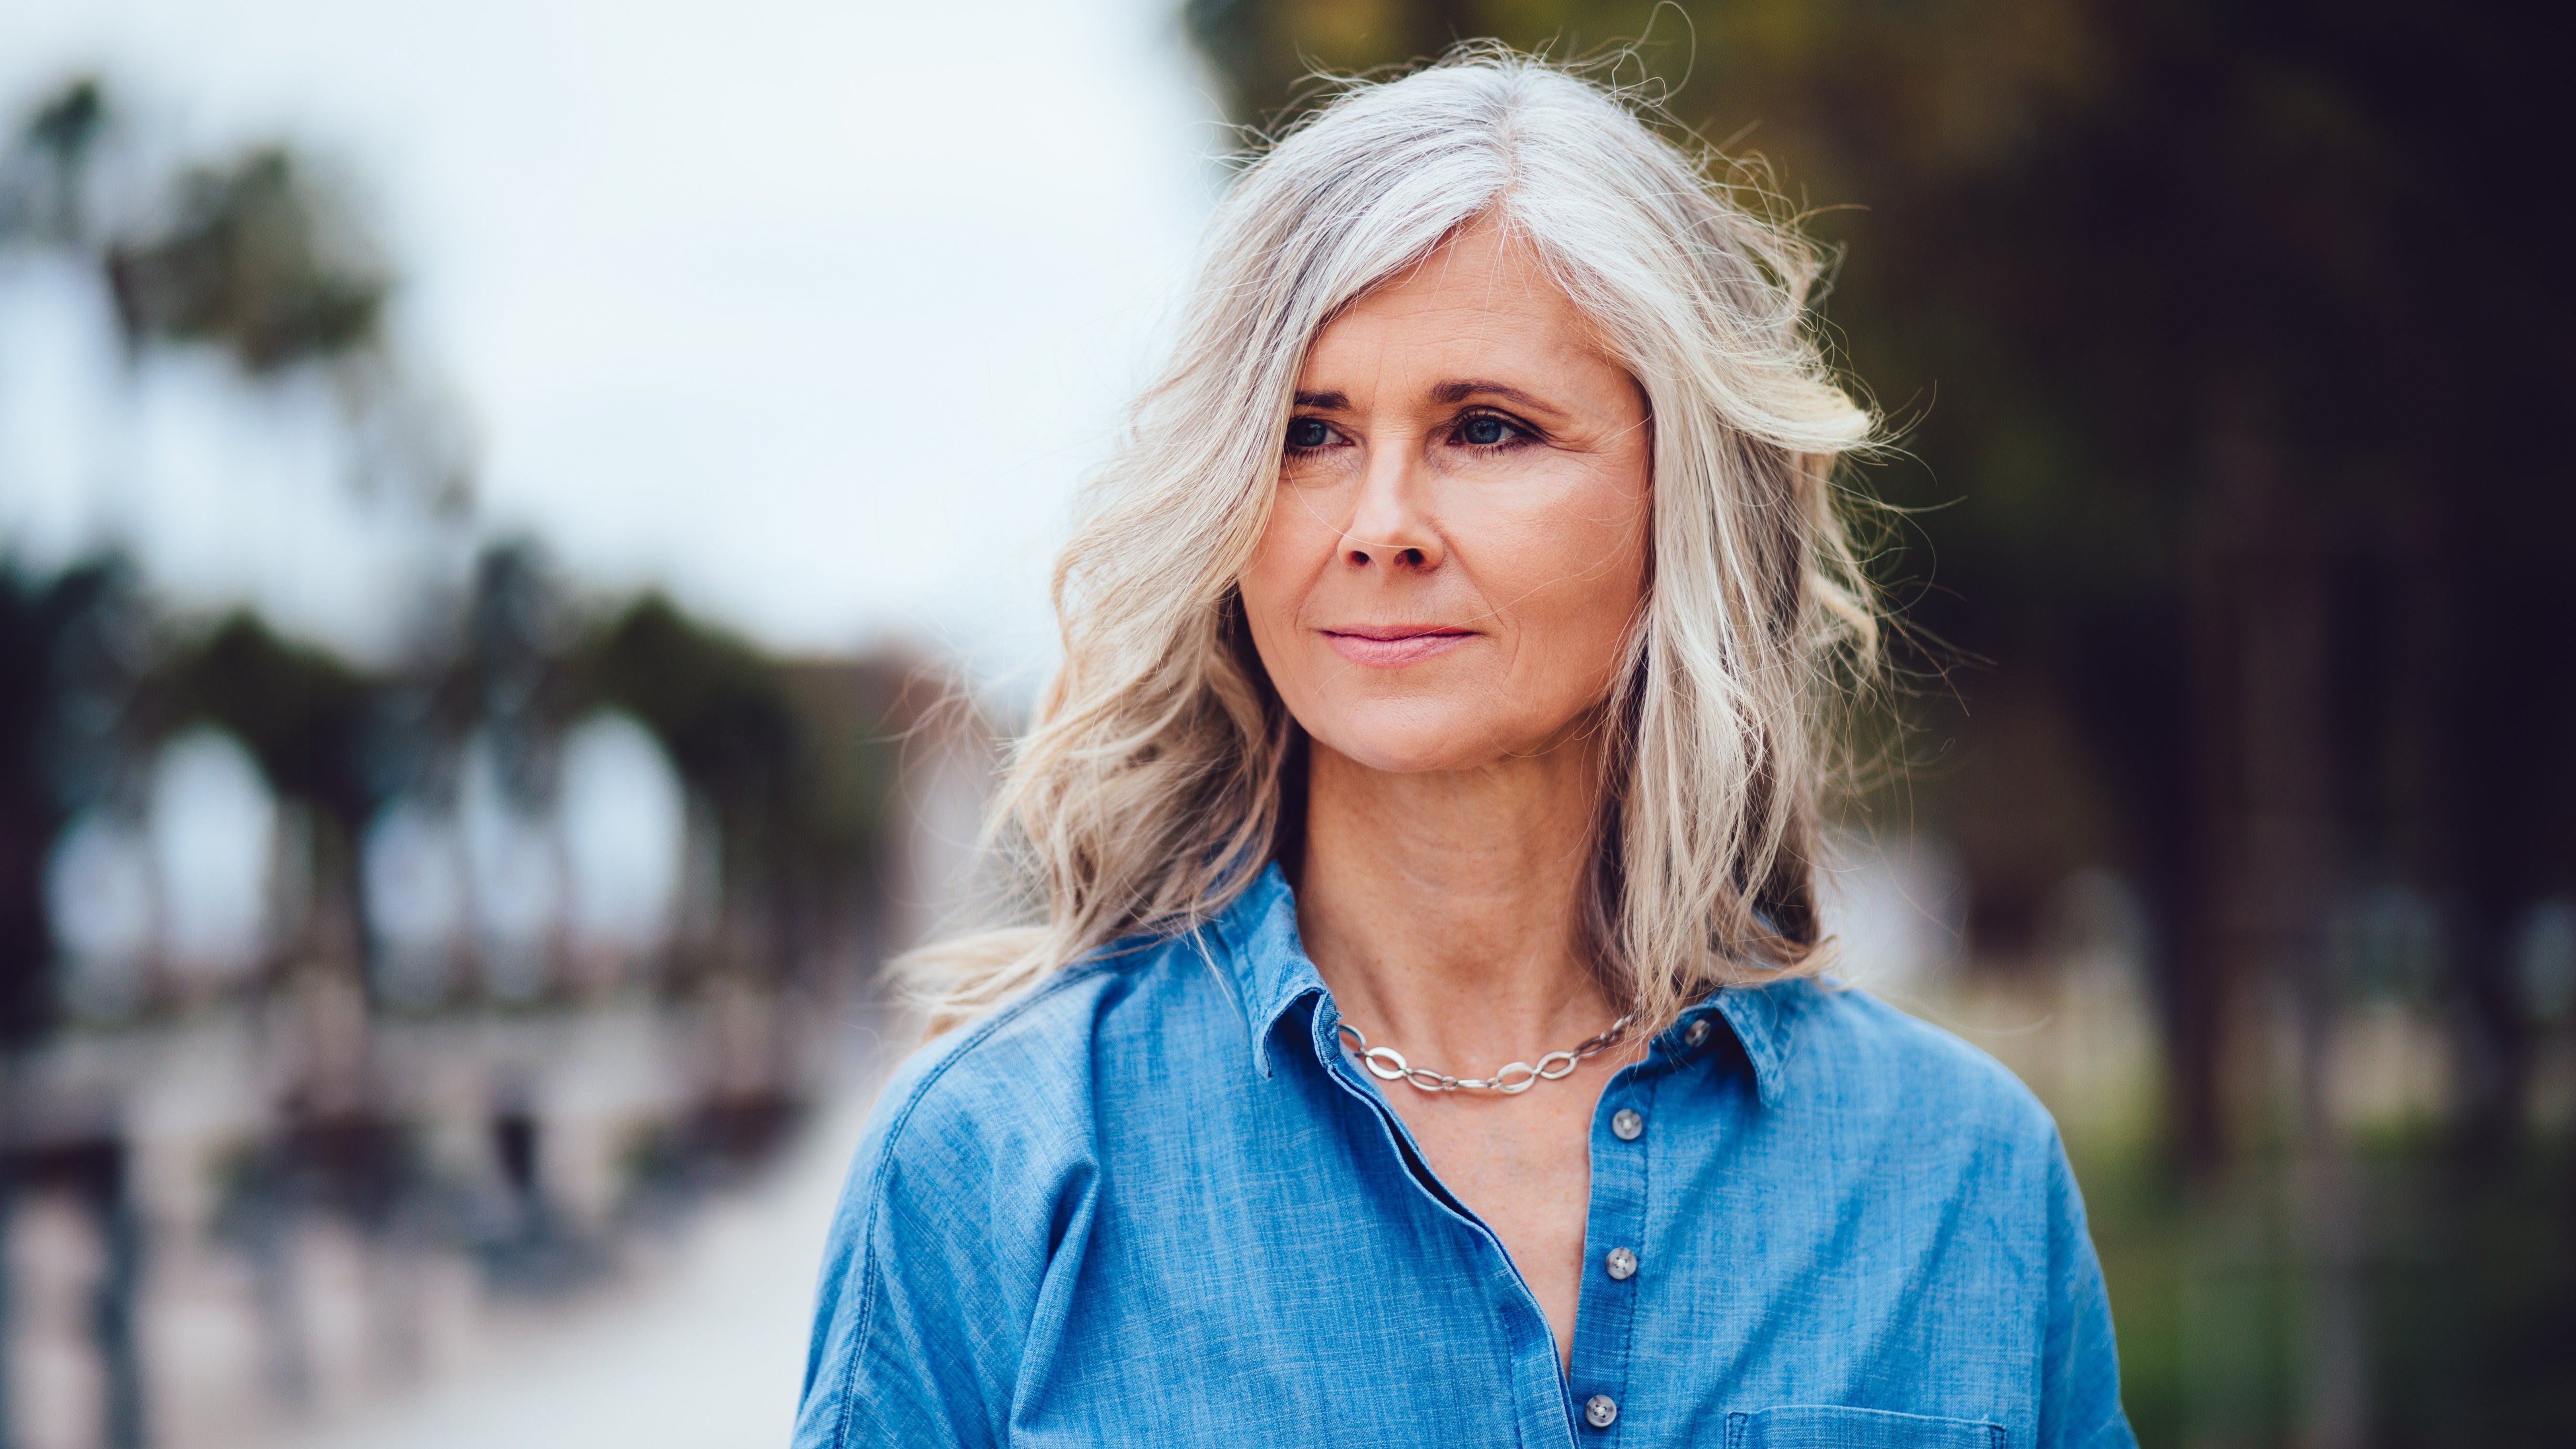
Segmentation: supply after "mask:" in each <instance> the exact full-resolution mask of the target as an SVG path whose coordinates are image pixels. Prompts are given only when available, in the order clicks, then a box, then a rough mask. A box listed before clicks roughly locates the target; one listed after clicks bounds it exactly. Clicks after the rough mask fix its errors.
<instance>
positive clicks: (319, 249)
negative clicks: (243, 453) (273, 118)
mask: <svg viewBox="0 0 2576 1449" xmlns="http://www.w3.org/2000/svg"><path fill="white" fill-rule="evenodd" d="M107 262H108V277H109V280H110V282H111V283H112V284H113V285H114V287H115V291H116V303H117V313H118V316H119V317H120V318H121V319H122V321H123V323H124V326H125V331H126V336H127V338H128V339H129V340H131V341H140V340H142V339H144V338H146V337H153V338H164V339H169V340H175V341H191V342H212V343H215V344H217V345H220V346H222V347H224V348H226V349H228V350H230V351H231V352H232V354H233V355H234V356H235V357H237V358H239V359H240V361H241V363H242V365H243V366H244V367H247V368H249V369H250V370H252V371H254V372H266V371H271V370H274V369H276V368H280V367H284V366H286V365H288V364H289V363H293V362H296V361H299V360H302V359H306V358H315V357H330V356H335V355H338V354H342V353H348V352H353V351H357V350H360V349H363V348H366V347H369V346H372V345H373V344H374V343H375V341H376V335H377V334H376V329H377V322H378V319H379V318H380V316H381V314H382V313H383V310H384V303H385V298H386V296H387V294H388V293H389V292H390V290H391V287H392V282H391V279H390V277H389V276H388V275H387V273H386V271H385V269H384V268H383V266H382V264H381V263H379V262H377V261H376V260H375V259H374V258H373V257H372V256H370V255H369V249H368V248H367V247H366V246H365V244H364V242H363V241H362V240H360V239H359V238H358V236H357V235H356V232H355V229H354V226H353V225H352V224H351V222H350V221H349V220H348V218H346V217H345V216H343V215H342V214H341V213H340V212H339V210H338V209H337V208H335V207H334V206H333V205H332V204H331V202H330V199H329V198H328V197H327V196H326V195H325V194H324V193H322V192H320V191H318V190H317V189H316V188H315V187H314V186H313V184H312V183H311V181H310V180H309V179H308V178H307V176H306V174H305V170H304V168H302V167H301V166H300V165H299V164H298V163H297V161H296V160H295V158H294V157H293V156H292V155H291V154H290V153H289V152H287V151H286V150H284V149H282V148H275V147H272V148H268V149H263V150H259V151H254V152H252V153H251V154H249V155H247V156H245V157H243V158H242V159H240V160H239V161H237V162H235V163H233V164H231V165H229V166H224V167H206V168H199V169H197V170H194V171H191V172H189V173H188V174H187V175H186V176H184V177H182V178H181V181H180V212H179V217H178V219H177V221H176V223H175V224H174V225H173V226H172V227H171V228H170V229H169V231H168V232H167V233H166V234H164V235H162V236H160V237H157V238H154V239H151V240H147V241H142V242H127V243H119V244H118V245H116V246H115V247H113V248H112V249H111V250H110V251H109V254H108V259H107Z"/></svg>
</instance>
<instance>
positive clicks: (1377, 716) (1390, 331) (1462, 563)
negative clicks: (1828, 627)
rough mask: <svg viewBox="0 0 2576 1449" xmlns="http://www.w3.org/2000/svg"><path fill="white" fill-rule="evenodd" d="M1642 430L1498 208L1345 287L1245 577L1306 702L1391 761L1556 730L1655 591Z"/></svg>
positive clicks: (1621, 388) (1268, 662)
mask: <svg viewBox="0 0 2576 1449" xmlns="http://www.w3.org/2000/svg"><path fill="white" fill-rule="evenodd" d="M1650 453H1651V443H1650V439H1649V429H1648V427H1647V422H1646V407H1645V401H1644V398H1643V396H1642V395H1641V394H1640V392H1639V391H1638V388H1637V384H1636V383H1635V381H1634V380H1633V379H1631V378H1630V377H1629V376H1628V374H1627V372H1626V370H1625V369H1623V368H1621V367H1620V366H1619V365H1618V364H1617V363H1616V362H1613V361H1612V360H1611V359H1610V358H1609V357H1608V356H1607V355H1606V354H1605V353H1604V352H1603V350H1602V348H1601V346H1600V344H1599V342H1598V340H1597V339H1596V337H1595V335H1594V329H1593V327H1592V325H1591V323H1590V321H1589V319H1587V318H1586V317H1585V316H1584V315H1583V314H1582V312H1580V311H1579V310H1577V308H1576V307H1575V305H1574V302H1573V300H1572V299H1571V298H1569V297H1567V296H1566V295H1565V293H1564V291H1563V290H1562V289H1560V288H1559V287H1558V286H1557V285H1556V284H1555V283H1554V282H1553V281H1551V280H1549V278H1548V276H1547V274H1546V272H1545V271H1544V270H1543V269H1542V268H1541V267H1540V266H1539V264H1538V263H1537V261H1536V259H1535V258H1533V257H1531V256H1530V255H1529V254H1528V252H1527V251H1526V249H1525V248H1524V247H1523V246H1521V245H1519V244H1517V243H1511V242H1507V241H1505V240H1504V239H1503V238H1502V237H1501V236H1500V235H1499V233H1498V231H1497V229H1495V228H1494V227H1492V226H1490V225H1486V224H1481V223H1480V224H1478V225H1476V226H1473V227H1470V228H1469V229H1467V230H1466V231H1464V232H1461V233H1460V234H1459V235H1458V236H1456V237H1455V238H1453V239H1452V240H1451V241H1450V242H1449V243H1448V244H1447V245H1445V246H1443V247H1442V248H1441V249H1440V250H1438V251H1436V252H1434V253H1433V254H1432V255H1431V257H1430V258H1429V259H1428V260H1427V261H1425V262H1424V263H1423V264H1422V265H1421V266H1420V267H1418V268H1416V269H1415V270H1414V271H1412V272H1410V273H1407V274H1405V275H1403V276H1400V277H1398V278H1397V279H1395V280H1394V281H1391V282H1389V283H1387V284H1386V285H1384V286H1382V287H1380V288H1378V289H1377V290H1376V291H1373V292H1371V293H1369V294H1368V295H1367V296H1365V297H1362V298H1361V299H1360V300H1359V301H1357V302H1355V303H1353V304H1352V305H1351V306H1350V308H1349V309H1348V310H1346V311H1345V312H1343V313H1342V314H1341V316H1340V317H1338V318H1336V319H1335V320H1334V321H1333V323H1332V324H1331V325H1330V326H1328V327H1326V328H1325V329H1324V331H1323V333H1322V335H1321V336H1319V337H1317V338H1316V339H1315V345H1314V347H1313V348H1312V349H1311V350H1310V351H1309V352H1308V354H1307V357H1306V367H1305V370H1304V371H1303V372H1302V373H1300V374H1299V375H1298V379H1297V399H1296V408H1295V411H1294V413H1293V414H1292V415H1291V417H1290V420H1289V424H1288V446H1287V453H1286V457H1285V458H1284V459H1283V461H1282V465H1281V469H1280V477H1279V496H1278V499H1277V501H1276V503H1275V505H1274V506H1273V508H1272V509H1271V514H1270V526H1269V528H1268V529H1267V530H1266V531H1265V532H1264V533H1263V534H1262V537H1261V543H1260V546H1259V548H1258V550H1257V551H1256V552H1255V553H1254V555H1253V559H1252V563H1251V565H1250V567H1249V568H1247V569H1246V570H1245V572H1244V575H1243V580H1242V593H1243V604H1244V611H1245V614H1246V616H1247V618H1248V620H1249V622H1250V624H1251V627H1252V638H1253V643H1254V645H1255V646H1256V647H1257V648H1258V649H1259V650H1260V653H1261V662H1262V664H1263V666H1264V667H1265V668H1267V669H1268V670H1269V672H1270V679H1271V682H1272V684H1273V685H1274V686H1276V687H1277V689H1278V690H1279V693H1280V696H1281V698H1282V699H1284V700H1285V701H1286V702H1287V705H1288V709H1289V711H1290V712H1291V713H1292V714H1294V715H1295V716H1296V719H1297V722H1298V723H1299V724H1300V725H1302V726H1304V727H1305V730H1306V732H1307V734H1309V735H1310V736H1312V737H1313V738H1314V739H1315V740H1316V741H1317V742H1319V743H1321V744H1323V745H1325V746H1327V747H1329V748H1331V749H1333V750H1335V751H1338V752H1339V753H1341V754H1343V755H1346V756H1348V757H1350V758H1351V759H1352V760H1354V761H1356V762H1358V763H1360V764H1362V765H1366V766H1369V767H1371V768H1374V769H1380V770H1392V771H1421V770H1455V769H1471V768H1474V767H1477V766H1480V765H1486V764H1491V763H1493V762H1495V761H1497V760H1500V759H1503V758H1506V757H1509V756H1513V755H1522V754H1532V753H1536V752H1539V751H1542V750H1545V749H1547V748H1549V747H1550V746H1552V745H1554V744H1555V743H1556V742H1557V741H1559V740H1560V739H1562V738H1563V737H1565V735H1566V734H1567V732H1568V731H1569V729H1571V728H1574V727H1577V726H1579V725H1580V724H1581V723H1582V722H1583V721H1585V719H1586V718H1587V716H1588V715H1589V713H1590V712H1591V711H1592V709H1593V708H1594V707H1595V706H1596V705H1598V704H1600V703H1601V702H1602V700H1603V699H1604V698H1605V697H1606V695H1607V693H1608V691H1609V687H1610V684H1611V677H1612V674H1613V671H1614V669H1615V667H1616V665H1617V663H1618V656H1619V648H1620V644H1621V641H1622V640H1623V639H1624V638H1625V636H1626V633H1627V630H1628V626H1629V623H1630V621H1631V620H1633V619H1634V618H1635V617H1636V614H1637V610H1638V607H1639V605H1640V603H1641V602H1642V600H1643V598H1644V593H1645V579H1646V525H1647V516H1648V502H1649V499H1648V492H1647V478H1648V473H1649V457H1650Z"/></svg>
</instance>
